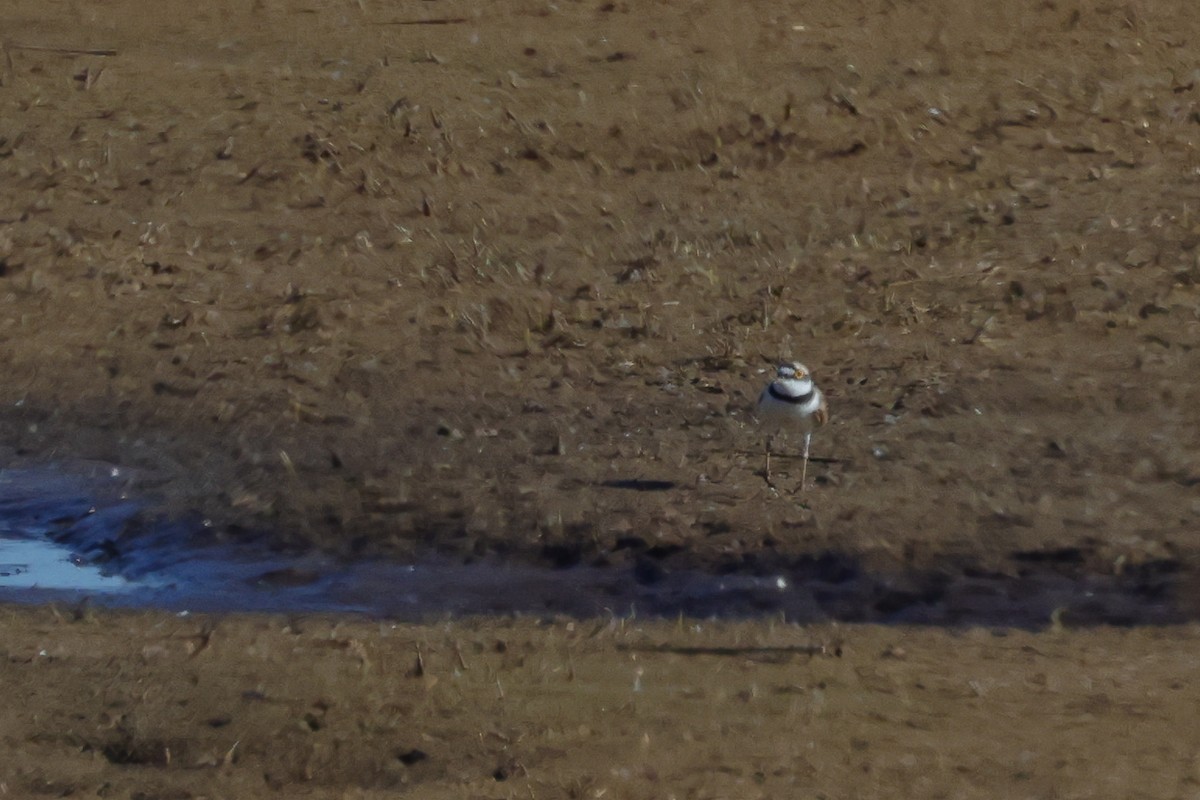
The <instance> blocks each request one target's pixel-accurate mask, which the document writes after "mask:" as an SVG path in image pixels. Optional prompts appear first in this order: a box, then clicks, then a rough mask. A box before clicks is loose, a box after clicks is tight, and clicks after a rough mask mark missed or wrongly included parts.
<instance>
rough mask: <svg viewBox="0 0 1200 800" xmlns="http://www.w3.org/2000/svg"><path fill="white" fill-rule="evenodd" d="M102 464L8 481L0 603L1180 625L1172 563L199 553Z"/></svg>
mask: <svg viewBox="0 0 1200 800" xmlns="http://www.w3.org/2000/svg"><path fill="white" fill-rule="evenodd" d="M127 483H128V478H127V476H126V475H125V474H124V473H123V472H122V471H121V470H119V469H117V468H114V467H112V466H111V465H105V464H78V465H72V466H71V467H69V468H67V467H58V468H55V469H51V468H28V469H24V468H23V469H8V470H0V601H9V602H22V603H43V602H51V601H55V602H58V601H67V602H80V601H84V600H87V601H88V602H90V603H93V604H96V605H106V606H118V607H143V608H162V609H169V610H175V611H269V612H293V611H304V612H330V613H358V614H369V615H378V616H383V617H391V618H400V619H410V620H420V619H428V618H431V617H438V616H445V615H476V614H538V615H550V614H553V615H569V616H579V617H583V616H595V615H608V614H612V615H618V616H629V615H648V616H665V617H675V616H680V615H682V616H688V617H699V618H707V617H754V616H775V617H780V618H786V619H788V620H791V621H795V622H814V621H828V620H841V621H855V622H884V623H905V624H925V625H952V626H969V625H984V626H1003V627H1022V628H1041V627H1045V626H1046V625H1047V624H1049V622H1050V620H1051V617H1052V615H1056V616H1057V618H1059V619H1061V621H1063V622H1064V623H1066V624H1071V625H1096V624H1115V625H1136V624H1171V623H1178V622H1182V621H1184V620H1185V619H1186V617H1187V615H1186V614H1184V613H1182V612H1181V611H1180V610H1179V609H1178V608H1177V607H1176V606H1175V605H1174V603H1173V602H1172V599H1171V598H1172V595H1173V588H1174V585H1175V581H1177V580H1182V579H1183V576H1182V575H1177V574H1175V573H1174V572H1173V571H1172V569H1171V568H1170V566H1169V565H1167V566H1164V567H1163V568H1161V569H1150V570H1142V571H1141V572H1138V573H1134V574H1126V575H1123V576H1112V575H1100V574H1089V573H1087V572H1084V571H1082V570H1081V569H1079V564H1078V563H1077V562H1078V559H1067V564H1066V566H1068V567H1070V569H1066V570H1064V568H1063V567H1064V565H1063V564H1062V563H1059V562H1060V561H1062V559H1058V560H1056V559H1055V558H1053V557H1052V556H1053V555H1054V554H1053V553H1051V554H1050V556H1051V557H1046V558H1026V559H1024V560H1020V563H1019V570H1018V571H1017V574H1016V575H1015V576H1012V575H980V574H971V573H970V572H959V573H949V574H946V573H926V574H919V575H908V574H906V575H875V574H870V573H866V572H864V571H862V570H860V569H859V568H858V567H857V565H856V564H855V563H854V562H853V561H852V560H851V559H848V558H846V557H842V556H838V555H836V554H824V555H821V556H817V557H813V558H809V559H801V560H799V561H797V562H795V563H793V564H791V565H790V566H788V567H787V568H786V569H784V570H781V571H780V572H779V573H778V574H770V575H752V574H742V573H736V572H735V573H733V574H729V575H712V574H708V573H703V572H696V571H674V570H668V569H664V568H662V567H661V566H660V565H658V564H657V563H652V562H643V563H639V565H638V566H637V567H635V568H620V569H617V568H599V567H573V568H569V569H552V568H548V567H535V566H522V565H513V564H502V563H495V562H476V563H471V564H463V563H460V562H456V561H449V560H441V559H431V560H429V561H425V562H422V563H420V564H413V565H402V564H395V563H381V562H356V563H344V562H339V561H335V560H333V559H330V558H328V557H324V556H320V555H309V556H283V555H280V554H278V553H274V552H272V551H271V550H270V549H269V548H268V547H266V546H263V545H259V546H256V545H251V544H241V545H229V544H222V543H217V542H211V543H209V544H204V543H203V542H204V541H205V540H206V538H208V539H211V537H206V530H205V528H204V527H203V525H202V524H201V523H187V522H165V521H163V522H156V523H155V522H148V521H147V519H148V518H147V516H146V514H145V513H144V511H145V509H144V505H145V504H144V502H143V501H140V500H139V499H138V498H134V497H131V496H129V495H128V493H127V490H126V485H127Z"/></svg>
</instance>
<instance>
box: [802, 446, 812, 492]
mask: <svg viewBox="0 0 1200 800" xmlns="http://www.w3.org/2000/svg"><path fill="white" fill-rule="evenodd" d="M811 442H812V434H811V433H806V434H804V466H803V467H801V468H800V491H802V492H803V491H804V481H805V479H806V478H808V445H809V444H810V443H811Z"/></svg>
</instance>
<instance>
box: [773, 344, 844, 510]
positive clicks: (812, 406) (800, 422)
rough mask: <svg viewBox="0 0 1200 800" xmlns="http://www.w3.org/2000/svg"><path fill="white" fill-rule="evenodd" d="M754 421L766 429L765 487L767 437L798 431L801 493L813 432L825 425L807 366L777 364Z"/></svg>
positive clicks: (825, 410)
mask: <svg viewBox="0 0 1200 800" xmlns="http://www.w3.org/2000/svg"><path fill="white" fill-rule="evenodd" d="M758 418H759V419H760V420H761V421H762V422H763V423H764V425H766V426H767V427H768V430H769V432H768V434H767V441H766V452H767V463H766V466H765V467H764V469H763V475H764V477H766V479H767V483H768V484H770V483H771V434H772V433H774V432H775V431H780V430H799V431H801V432H802V433H803V434H804V467H803V468H802V469H801V473H800V491H804V483H805V480H806V479H807V477H808V449H809V445H810V444H811V443H812V435H813V431H814V430H816V429H817V428H818V427H820V426H822V425H824V424H825V423H827V422H829V405H828V404H827V403H826V402H825V394H824V393H823V392H822V391H821V390H820V389H818V388H817V384H816V383H814V382H813V379H812V373H810V372H809V371H808V367H806V366H804V365H803V364H801V363H800V362H798V361H793V362H790V363H787V364H782V365H780V367H779V370H778V371H777V372H776V373H775V379H774V380H772V381H771V382H770V383H769V384H767V388H765V389H763V390H762V394H760V395H759V396H758Z"/></svg>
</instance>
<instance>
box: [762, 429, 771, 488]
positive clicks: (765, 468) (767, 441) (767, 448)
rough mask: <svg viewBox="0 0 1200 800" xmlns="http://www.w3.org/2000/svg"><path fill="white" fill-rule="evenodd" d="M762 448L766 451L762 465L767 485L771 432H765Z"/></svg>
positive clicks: (769, 483)
mask: <svg viewBox="0 0 1200 800" xmlns="http://www.w3.org/2000/svg"><path fill="white" fill-rule="evenodd" d="M763 450H764V452H765V453H766V457H767V459H766V463H765V464H764V465H763V478H765V479H766V481H767V486H770V485H771V434H769V433H768V434H767V437H766V439H765V440H764V443H763Z"/></svg>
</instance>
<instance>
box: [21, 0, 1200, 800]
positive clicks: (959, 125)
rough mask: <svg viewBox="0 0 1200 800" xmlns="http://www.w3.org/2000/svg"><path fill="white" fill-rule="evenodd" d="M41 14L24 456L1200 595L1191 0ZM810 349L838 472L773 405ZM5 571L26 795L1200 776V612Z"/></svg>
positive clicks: (715, 559)
mask: <svg viewBox="0 0 1200 800" xmlns="http://www.w3.org/2000/svg"><path fill="white" fill-rule="evenodd" d="M0 44H2V50H3V52H2V54H0V55H3V58H2V59H0V363H3V364H4V367H5V378H6V379H5V381H3V383H0V447H3V448H6V449H7V450H9V451H11V452H13V453H15V455H14V456H13V458H12V459H9V460H10V461H11V462H12V463H18V462H21V463H24V462H32V461H39V462H52V461H56V460H64V461H65V460H75V459H91V460H99V461H104V462H109V463H115V464H121V465H124V466H128V467H131V468H135V469H136V470H137V471H138V472H137V474H138V475H140V476H141V478H140V479H139V480H140V482H141V485H139V486H138V487H136V488H137V489H138V490H139V491H141V492H143V493H152V494H153V495H154V496H155V497H156V498H158V499H159V501H160V502H161V507H162V509H163V511H164V512H165V513H169V514H183V513H185V512H188V513H190V512H198V513H200V514H202V515H204V516H205V517H207V518H208V519H209V520H211V522H212V527H211V528H210V529H209V530H212V531H216V532H217V533H218V534H219V535H221V536H223V537H225V538H228V539H231V540H236V539H238V538H241V537H246V536H250V535H258V534H259V533H262V532H266V533H268V534H269V535H270V536H272V537H273V538H274V539H275V540H276V541H277V542H279V543H280V544H286V545H289V546H292V547H295V548H300V549H311V548H320V549H323V550H326V551H328V552H330V553H333V554H337V555H346V556H360V557H370V558H396V559H413V558H420V557H422V556H423V555H426V554H429V553H431V552H434V551H436V552H438V553H441V554H442V555H450V556H455V557H462V558H474V557H478V556H481V555H489V556H500V557H503V558H508V559H515V560H520V561H524V562H529V563H542V564H548V565H552V566H556V567H561V566H569V565H572V564H576V563H581V564H589V565H613V566H614V567H624V566H627V565H629V564H632V563H635V562H637V563H645V562H647V561H648V562H652V564H653V568H654V569H655V570H673V569H684V568H688V569H692V568H698V569H704V570H712V571H728V570H741V571H747V572H759V571H765V570H771V569H777V568H780V567H781V565H782V566H786V565H788V564H799V563H806V559H813V558H816V557H818V556H820V555H821V554H829V553H832V554H836V555H837V556H838V558H839V559H845V560H849V561H851V562H853V563H857V564H861V565H862V566H863V567H864V568H865V569H869V570H872V571H874V572H877V573H889V574H895V575H897V576H900V577H903V576H905V575H911V574H916V573H918V572H920V573H922V574H928V573H942V574H967V573H970V574H988V575H996V576H1000V577H1004V576H1008V575H1014V576H1016V575H1019V574H1020V573H1021V572H1022V570H1026V569H1029V568H1030V565H1031V564H1037V565H1049V566H1048V567H1047V568H1048V569H1052V570H1057V571H1059V572H1061V573H1063V574H1067V575H1069V576H1071V577H1073V578H1074V577H1086V576H1092V575H1105V576H1121V575H1133V576H1135V578H1137V577H1138V576H1142V577H1145V576H1151V577H1153V576H1168V581H1169V582H1168V584H1167V586H1168V591H1167V594H1166V595H1165V598H1166V599H1165V600H1164V602H1168V603H1170V604H1173V605H1174V606H1176V607H1178V608H1179V609H1181V613H1182V615H1183V616H1185V617H1196V616H1197V609H1198V608H1200V595H1198V594H1197V593H1196V591H1195V590H1194V589H1190V588H1187V587H1191V586H1194V585H1195V580H1194V578H1196V577H1200V546H1198V545H1200V540H1197V537H1196V536H1195V530H1196V527H1197V519H1198V517H1200V492H1198V491H1197V486H1198V485H1200V426H1197V424H1196V420H1197V411H1196V409H1197V408H1198V407H1200V349H1197V346H1198V345H1200V311H1198V303H1200V261H1198V254H1200V249H1198V248H1200V217H1197V214H1198V207H1200V199H1198V196H1197V189H1196V187H1197V186H1198V185H1200V156H1198V154H1197V148H1196V141H1197V139H1198V137H1200V103H1198V98H1200V85H1198V82H1200V70H1197V66H1196V61H1195V52H1196V48H1197V47H1198V46H1200V11H1198V10H1197V9H1196V7H1195V5H1194V3H1189V2H1183V1H1182V0H1179V1H1178V2H1171V1H1170V0H1168V2H1159V3H1139V2H1130V3H1119V4H1094V3H1086V2H1061V3H1056V2H1033V1H1032V0H1024V1H1022V2H1016V3H987V2H982V1H981V0H967V2H950V1H949V0H943V2H922V3H907V4H896V3H891V2H868V3H862V4H845V3H842V4H809V3H766V2H750V3H746V2H739V3H732V2H725V3H722V2H714V3H705V4H699V3H690V4H689V3H678V4H667V3H658V4H644V5H643V4H631V3H622V2H617V3H608V2H601V1H600V0H596V1H595V2H591V3H586V4H579V3H557V4H555V3H544V2H528V3H526V2H517V1H516V0H513V2H498V3H489V4H469V3H461V2H446V1H444V0H438V1H437V2H422V3H419V4H416V3H413V4H383V3H379V2H375V1H374V0H359V1H358V2H351V0H311V1H310V2H300V1H299V0H296V1H295V2H288V1H285V0H258V2H255V3H249V4H247V3H203V4H184V3H180V2H174V1H170V2H164V3H155V4H147V3H135V2H132V0H113V2H108V3H103V4H92V3H83V4H78V3H60V4H45V3H43V2H40V1H38V0H9V2H8V3H7V4H6V7H5V11H4V14H3V33H2V35H0ZM791 358H797V359H802V360H803V361H805V363H807V364H808V366H809V367H810V368H811V369H812V370H813V372H814V374H815V376H816V378H817V380H818V382H819V383H820V384H821V385H822V386H823V387H824V388H825V390H826V392H827V394H828V396H829V400H830V405H831V411H832V417H833V419H832V423H831V425H830V426H828V427H827V428H825V429H823V430H822V431H820V432H819V433H818V434H817V436H816V438H815V440H814V455H815V456H817V458H818V461H817V462H816V463H814V464H812V465H811V466H810V469H809V485H808V486H807V488H806V489H805V490H804V491H803V492H800V491H798V488H799V487H798V483H799V469H800V465H799V463H798V461H796V460H795V459H794V458H783V459H778V460H777V461H776V471H777V474H776V476H775V486H769V485H768V484H767V483H766V481H765V480H764V476H763V475H762V474H761V468H762V444H763V440H762V436H761V432H760V431H759V430H758V429H757V428H756V426H755V423H754V420H753V416H752V406H753V401H754V398H755V397H756V396H757V393H758V391H759V390H760V389H761V387H762V385H763V384H764V382H765V380H766V379H767V378H768V376H769V375H770V373H771V371H772V369H773V365H774V364H776V363H777V362H778V361H779V360H782V359H791ZM781 444H783V445H784V447H785V452H788V453H791V454H794V453H795V452H796V446H797V444H798V443H797V442H796V441H795V440H794V439H793V440H792V441H790V442H786V443H781ZM131 546H136V541H135V542H133V543H132V545H131ZM1138 579H1139V580H1140V579H1141V578H1138ZM5 613H6V616H5V620H6V622H5V626H4V630H5V637H4V638H5V641H4V643H3V647H4V649H5V652H6V653H7V659H5V662H4V663H3V664H2V665H0V668H3V669H4V670H6V678H5V681H4V683H3V685H4V686H5V687H6V689H10V688H11V691H13V692H15V693H16V694H14V695H12V696H14V697H17V698H19V701H20V706H21V709H22V710H21V713H20V714H19V715H16V716H15V717H14V716H12V715H9V716H6V717H5V720H6V721H5V722H4V723H3V725H4V726H5V727H4V728H3V729H2V733H3V742H4V744H3V748H4V750H5V751H8V752H9V753H10V754H11V758H8V757H6V758H4V759H3V763H4V765H5V766H4V767H3V769H6V770H8V775H7V776H4V777H3V780H0V795H2V794H3V793H4V792H7V793H10V794H12V796H17V797H21V796H28V795H30V794H32V793H40V794H50V795H54V794H62V795H67V794H72V795H73V796H93V795H96V796H131V797H132V796H141V797H202V796H204V797H208V796H230V797H244V796H252V795H253V794H254V793H262V794H269V793H271V792H272V791H279V792H284V793H295V792H308V793H309V794H310V795H312V796H339V797H340V796H372V793H380V794H386V793H387V792H390V791H394V790H397V789H398V788H403V787H402V786H401V784H403V783H404V782H406V781H407V782H409V783H426V784H428V786H427V787H426V791H428V792H429V793H431V794H432V795H436V793H437V792H439V791H440V792H442V793H443V794H444V796H447V797H449V796H456V797H457V796H472V795H474V796H488V797H490V796H497V797H507V796H517V795H519V796H522V797H524V796H527V795H529V794H532V795H533V796H572V795H573V796H579V797H584V796H587V797H602V796H626V795H633V796H642V795H644V796H668V795H670V794H672V793H674V794H675V795H676V796H697V797H708V796H713V797H717V796H786V795H789V794H792V792H793V791H794V789H793V785H792V784H791V783H789V782H790V781H793V780H794V781H796V782H797V784H796V785H798V786H800V787H801V788H802V789H804V791H808V792H809V793H811V794H812V795H814V796H816V795H817V794H820V793H822V792H824V793H825V794H826V795H827V796H831V797H833V796H847V797H850V796H889V797H891V796H897V794H900V795H904V794H906V793H907V794H909V795H912V796H916V795H928V796H939V795H941V796H951V795H953V796H960V795H961V796H968V795H971V794H980V795H983V794H989V796H992V794H991V790H993V789H995V790H996V791H997V792H999V793H1010V794H1022V795H1038V796H1045V795H1049V794H1053V793H1058V794H1060V795H1062V796H1095V795H1096V794H1097V793H1100V792H1103V793H1107V794H1110V795H1111V796H1139V794H1140V795H1142V796H1155V797H1159V796H1172V795H1175V796H1182V795H1186V794H1188V793H1189V792H1190V793H1194V792H1195V791H1196V782H1197V777H1198V776H1197V774H1196V766H1195V765H1196V763H1197V762H1196V758H1197V753H1198V752H1200V744H1198V743H1197V741H1196V740H1195V737H1193V736H1192V735H1191V733H1190V729H1191V726H1190V725H1189V723H1188V719H1190V718H1191V717H1194V712H1195V703H1194V702H1193V701H1192V700H1190V699H1189V698H1194V697H1195V696H1196V694H1195V686H1194V681H1192V679H1191V669H1190V664H1191V663H1192V662H1194V659H1195V645H1196V635H1195V632H1194V631H1193V630H1192V629H1191V628H1183V629H1167V630H1155V629H1150V630H1132V631H1126V632H1113V631H1108V630H1103V629H1098V630H1093V631H1090V632H1089V631H1083V632H1072V633H1070V634H1062V633H1060V634H1042V635H1040V636H1037V635H1033V634H1013V635H1012V636H1009V637H1007V638H999V639H994V638H992V637H991V635H990V634H988V635H984V634H982V633H981V634H953V633H947V632H944V631H938V630H932V629H929V630H919V631H913V630H901V629H891V630H889V629H879V628H870V627H861V628H847V629H842V630H840V631H838V632H836V634H834V633H830V632H829V631H813V632H809V633H805V632H803V631H802V630H800V629H797V628H792V627H788V626H780V627H778V628H774V627H772V626H771V625H770V624H769V623H766V622H761V623H757V624H750V623H745V624H743V625H741V626H740V627H739V626H737V625H733V624H728V625H725V626H718V627H717V628H715V629H714V628H710V627H706V628H705V629H704V630H705V631H707V633H703V634H693V633H691V632H689V630H690V629H688V628H686V626H685V628H683V629H677V628H676V627H674V626H672V625H648V626H639V627H637V628H636V629H635V630H634V631H632V632H630V631H621V632H620V633H619V634H618V633H613V632H612V631H611V630H610V628H607V627H601V628H598V629H597V630H598V631H601V632H600V633H596V634H595V635H589V634H585V633H584V632H585V631H591V630H592V628H593V627H594V625H593V624H591V623H582V622H581V623H575V626H576V628H575V629H574V630H572V629H570V628H569V627H568V623H566V622H561V621H560V622H558V623H555V624H554V625H549V626H544V627H542V626H537V625H534V624H533V623H523V622H522V623H508V622H503V621H499V622H497V621H490V622H489V621H482V620H475V621H461V622H457V623H452V624H448V625H444V626H443V625H439V626H432V627H425V628H410V627H405V628H398V629H391V628H388V627H386V626H385V627H379V626H378V625H375V624H368V623H363V622H347V623H336V622H328V621H303V620H301V621H291V622H289V623H282V622H278V621H272V620H267V619H253V618H230V619H226V620H223V621H213V622H211V623H201V622H199V621H195V620H191V621H186V620H185V621H180V620H177V619H176V618H173V617H169V616H165V615H161V614H160V615H129V614H115V613H112V612H103V613H100V614H98V615H91V614H84V615H83V617H84V619H85V621H89V622H92V623H95V624H92V625H70V624H66V623H65V622H58V621H55V620H54V618H53V617H52V616H50V615H49V613H48V612H45V611H36V610H20V611H18V610H8V611H6V612H5ZM606 624H607V623H606ZM206 625H207V626H209V627H204V626H206ZM212 629H215V630H217V631H219V632H222V633H221V634H220V635H217V636H214V637H213V638H212V641H211V642H210V643H209V645H208V646H202V645H203V643H204V642H207V641H209V640H208V639H205V638H204V635H202V632H201V633H197V631H203V630H212ZM188 631H190V633H189V632H188ZM833 636H836V637H840V638H841V639H844V640H845V642H846V643H847V644H846V646H845V647H844V652H843V655H842V656H841V657H840V658H839V657H836V656H834V655H831V654H829V653H827V654H826V655H823V656H814V657H812V658H811V659H810V658H808V657H807V656H803V657H801V656H800V655H798V654H796V653H782V654H781V653H779V652H777V651H773V650H772V651H765V652H766V655H765V656H764V655H763V653H762V652H759V651H752V652H748V653H747V652H742V651H740V650H739V651H735V652H733V653H732V654H730V653H728V652H726V651H724V650H722V651H720V653H719V654H714V653H712V652H707V651H705V652H701V653H696V652H693V651H690V650H686V648H689V647H693V645H696V641H697V639H696V637H700V639H699V641H701V642H702V643H708V644H705V645H704V646H706V647H707V646H716V645H712V644H711V643H712V642H724V643H725V644H722V645H721V646H722V647H725V646H727V645H728V643H729V642H730V641H735V642H741V643H742V644H745V643H746V642H751V643H755V644H754V646H756V647H757V646H760V645H762V643H776V644H777V643H778V642H779V641H787V642H789V643H792V644H795V641H794V640H803V641H804V642H806V643H807V642H810V641H812V639H813V637H816V639H818V640H820V639H822V637H824V638H825V639H829V638H830V637H833ZM704 637H712V638H711V639H710V638H704ZM497 641H506V642H507V643H508V649H507V650H506V651H504V652H497V651H496V649H495V644H496V642H497ZM197 642H200V644H197ZM222 642H225V644H222ZM418 646H421V647H427V648H428V650H429V653H431V654H432V655H428V656H427V658H428V659H432V660H433V661H435V662H436V663H437V667H436V669H435V670H427V674H426V676H424V677H422V676H416V677H413V676H411V675H409V673H410V672H411V671H412V669H413V660H414V655H413V652H414V649H415V648H417V647H418ZM728 646H731V647H732V645H728ZM772 646H775V645H774V644H773V645H772ZM456 648H457V649H458V650H461V651H462V661H465V662H467V664H468V666H469V665H470V663H471V662H475V663H476V665H477V666H476V667H475V669H466V668H464V667H463V666H462V664H459V666H458V668H457V670H456V669H455V667H454V663H455V661H457V660H458V659H457V656H456V655H455V649H456ZM656 648H658V649H656ZM680 648H684V649H683V650H681V649H680ZM43 650H44V651H45V652H46V653H47V654H49V655H47V656H40V655H39V653H41V652H42V651H43ZM660 650H662V652H660ZM898 652H899V655H897V653H898ZM572 659H574V666H573V667H572V666H571V663H572ZM643 662H644V663H643ZM531 664H532V665H534V666H530V665H531ZM642 668H644V669H645V670H646V673H647V675H649V674H650V673H652V672H654V671H656V670H662V674H663V675H664V676H665V678H664V679H660V682H658V683H655V682H654V681H652V680H650V679H649V678H647V679H646V680H645V681H644V692H643V693H636V692H634V683H633V682H634V680H635V678H634V672H635V670H636V669H642ZM555 670H557V671H558V672H555ZM563 670H566V672H565V673H563ZM571 675H574V678H571V677H569V676H571ZM463 676H467V677H465V678H464V677H463ZM552 684H553V685H555V686H556V688H548V687H549V686H550V685H552ZM822 684H824V687H826V688H822ZM501 687H503V688H501ZM652 687H653V688H652ZM656 692H657V693H656ZM1181 701H1183V702H1181ZM602 709H608V710H612V711H613V713H614V716H612V717H606V716H605V713H606V712H605V711H602ZM326 717H332V718H333V719H332V720H329V721H326V719H325V718H326ZM226 720H227V721H226ZM217 723H219V724H217ZM1185 730H1186V731H1188V732H1187V733H1186V735H1183V733H1184V731H1185ZM239 742H240V744H236V743H239ZM235 744H236V746H235ZM660 747H661V748H662V749H658V748H660ZM416 751H420V752H423V753H426V754H428V758H426V759H417V760H416V761H414V762H413V763H411V764H406V763H405V758H402V757H401V756H405V754H408V753H410V752H416ZM168 753H169V754H170V755H169V756H168V755H167V754H168ZM406 757H407V756H406ZM409 760H411V759H409ZM14 765H15V766H14ZM1098 765H1099V767H1100V768H1099V769H1098V768H1097V767H1098ZM500 772H503V774H504V775H505V777H506V780H503V781H496V780H495V779H494V776H495V775H496V774H499V773H500ZM693 775H694V776H695V777H690V776H693ZM514 781H515V783H514ZM922 781H926V783H922ZM435 787H437V788H436V789H435ZM356 792H357V794H356Z"/></svg>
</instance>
